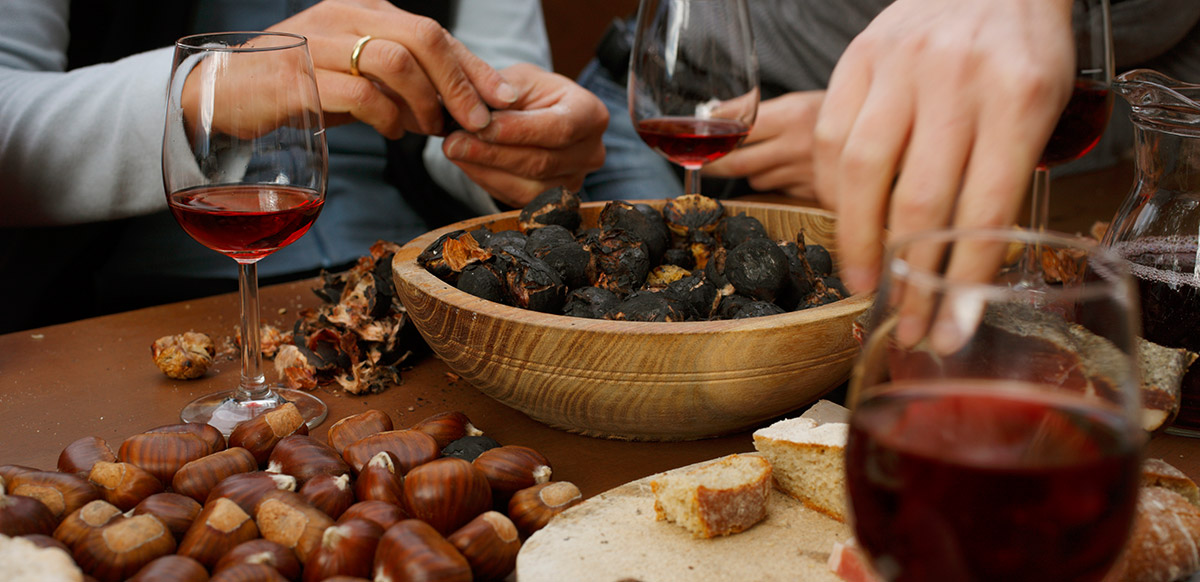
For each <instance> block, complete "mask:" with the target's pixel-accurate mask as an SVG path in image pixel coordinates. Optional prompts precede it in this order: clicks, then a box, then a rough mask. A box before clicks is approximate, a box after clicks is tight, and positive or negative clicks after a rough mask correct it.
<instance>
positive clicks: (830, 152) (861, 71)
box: [813, 44, 871, 209]
mask: <svg viewBox="0 0 1200 582" xmlns="http://www.w3.org/2000/svg"><path fill="white" fill-rule="evenodd" d="M860 52H861V51H858V50H856V45H853V44H852V45H851V46H850V47H849V48H847V50H846V55H845V56H844V57H843V58H842V60H841V61H839V64H838V66H837V67H836V68H835V69H834V71H833V76H832V77H830V81H829V83H830V84H829V90H828V91H827V93H826V98H825V101H824V102H823V103H822V105H821V109H820V111H819V112H818V114H817V124H816V127H815V129H814V130H813V136H814V142H815V145H814V148H813V162H814V165H815V167H816V168H817V174H816V178H817V195H818V197H819V198H820V199H821V203H822V205H823V206H825V207H826V208H829V209H836V208H837V201H838V190H839V184H838V180H839V178H840V174H839V172H838V165H839V164H838V159H839V158H840V157H841V155H842V150H843V148H845V146H846V139H847V137H848V136H849V135H850V130H851V128H853V127H854V119H855V117H857V116H858V111H859V110H860V109H861V108H862V104H863V101H865V100H866V94H867V90H868V88H869V86H870V83H871V75H870V71H869V69H867V68H866V67H864V66H860V65H858V64H857V63H856V62H855V58H854V57H855V55H856V54H857V53H860Z"/></svg>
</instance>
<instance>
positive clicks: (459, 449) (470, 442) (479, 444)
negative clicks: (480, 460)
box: [442, 435, 500, 462]
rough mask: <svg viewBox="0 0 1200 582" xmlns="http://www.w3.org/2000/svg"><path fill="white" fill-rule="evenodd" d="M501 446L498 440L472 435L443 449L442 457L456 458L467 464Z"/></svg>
mask: <svg viewBox="0 0 1200 582" xmlns="http://www.w3.org/2000/svg"><path fill="white" fill-rule="evenodd" d="M498 446H500V443H498V442H496V439H494V438H492V437H489V436H486V435H471V436H465V437H463V438H460V439H458V440H456V441H454V442H452V443H450V444H448V445H446V447H445V448H443V449H442V456H444V457H456V458H459V459H462V460H464V461H467V462H471V461H474V460H475V458H476V457H478V456H479V455H480V454H481V453H483V452H484V451H486V450H488V449H494V448H496V447H498Z"/></svg>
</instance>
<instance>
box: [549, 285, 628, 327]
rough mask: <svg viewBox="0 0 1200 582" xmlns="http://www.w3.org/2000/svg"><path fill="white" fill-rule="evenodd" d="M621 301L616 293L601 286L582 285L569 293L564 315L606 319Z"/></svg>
mask: <svg viewBox="0 0 1200 582" xmlns="http://www.w3.org/2000/svg"><path fill="white" fill-rule="evenodd" d="M620 302H621V299H620V298H619V297H617V294H616V293H613V292H612V291H609V290H608V289H601V288H599V287H580V288H578V289H575V290H572V291H571V292H570V293H568V294H567V304H566V305H564V306H563V315H569V316H571V317H586V318H588V319H604V316H606V315H608V312H609V311H612V310H613V308H615V307H616V306H617V304H619V303H620Z"/></svg>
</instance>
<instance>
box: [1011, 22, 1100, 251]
mask: <svg viewBox="0 0 1200 582" xmlns="http://www.w3.org/2000/svg"><path fill="white" fill-rule="evenodd" d="M1071 25H1072V30H1073V31H1074V39H1075V85H1074V89H1073V90H1072V92H1071V99H1070V100H1069V101H1068V102H1067V106H1066V108H1065V109H1063V112H1062V114H1061V115H1060V116H1059V118H1058V124H1057V125H1055V127H1054V133H1053V134H1052V135H1051V136H1050V140H1049V141H1048V142H1047V143H1046V147H1045V149H1043V150H1042V157H1041V158H1039V159H1038V163H1037V167H1036V168H1035V169H1034V171H1033V197H1032V201H1031V212H1030V228H1031V229H1032V230H1033V231H1035V232H1037V231H1042V230H1046V222H1047V220H1048V217H1049V214H1050V168H1052V167H1054V166H1058V165H1060V164H1064V163H1066V162H1069V161H1072V160H1075V159H1077V158H1080V157H1082V156H1083V155H1084V154H1086V153H1088V152H1089V151H1091V149H1092V148H1093V147H1096V144H1097V143H1098V142H1099V141H1100V136H1102V135H1103V134H1104V128H1105V126H1106V125H1108V118H1109V115H1110V114H1111V113H1112V92H1111V90H1110V87H1111V85H1112V77H1113V47H1112V28H1111V26H1110V23H1109V0H1075V1H1074V3H1073V5H1072V7H1071Z"/></svg>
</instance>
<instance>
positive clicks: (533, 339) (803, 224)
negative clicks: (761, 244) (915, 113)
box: [392, 201, 870, 441]
mask: <svg viewBox="0 0 1200 582" xmlns="http://www.w3.org/2000/svg"><path fill="white" fill-rule="evenodd" d="M652 204H654V205H656V206H659V207H661V205H662V204H663V201H656V202H652ZM724 204H725V206H726V212H727V213H728V214H738V213H741V212H745V213H746V214H748V215H750V216H754V217H756V218H758V219H759V220H760V221H761V222H762V223H763V225H764V226H765V227H766V229H767V232H768V234H769V235H770V236H771V237H772V238H773V239H777V240H794V239H795V237H796V235H797V233H799V232H800V230H801V229H803V230H804V232H805V236H806V237H807V239H808V240H811V241H815V242H818V243H820V244H822V245H825V246H826V247H828V248H829V249H830V251H831V253H832V254H833V255H834V257H835V259H836V249H835V248H834V247H833V242H834V225H835V222H834V219H833V217H832V215H831V214H830V213H827V212H824V211H821V210H815V209H808V208H800V207H794V206H786V205H778V204H768V203H750V202H737V201H725V202H724ZM602 207H603V204H602V203H587V204H584V206H583V208H582V213H583V217H584V225H585V226H588V225H594V224H595V222H596V217H597V216H598V215H599V212H600V210H601V208H602ZM517 214H518V213H517V212H508V213H503V214H499V215H493V216H486V217H480V218H475V219H471V220H467V221H463V222H460V223H456V224H454V225H450V226H447V227H445V228H443V229H439V230H436V231H433V232H430V233H427V234H425V235H423V236H421V237H418V238H416V239H414V240H412V241H410V242H409V243H408V244H407V245H405V246H404V247H403V248H402V249H401V250H400V251H399V252H397V253H396V256H395V259H394V261H393V265H392V267H393V274H394V279H395V282H396V288H397V293H398V295H399V297H400V298H401V300H402V301H403V303H404V306H405V308H406V309H407V310H408V314H409V316H410V317H411V318H412V321H413V322H414V324H415V326H416V327H417V329H418V330H419V331H420V333H421V335H422V336H423V337H424V338H425V340H426V341H427V342H428V343H429V345H430V346H431V347H432V349H433V351H434V352H435V353H436V354H437V355H438V357H439V358H441V359H442V360H443V361H445V363H446V364H447V365H448V366H449V367H450V368H451V369H452V370H454V372H455V373H457V374H459V375H461V376H462V377H463V378H464V379H465V380H467V381H469V382H471V384H473V385H474V386H475V387H476V388H478V389H479V390H481V391H482V392H484V393H485V394H488V395H489V396H491V397H493V398H495V399H497V400H499V401H500V402H502V403H504V404H507V405H509V406H511V407H513V408H516V409H517V410H520V411H522V412H524V413H525V414H527V415H529V416H530V417H532V418H534V419H536V420H538V421H540V422H543V423H546V424H548V425H550V426H554V427H557V428H561V429H564V430H568V431H571V432H576V433H581V434H586V435H591V436H599V437H607V438H618V439H630V440H656V441H666V440H689V439H697V438H704V437H710V436H718V435H723V434H729V433H732V432H736V431H739V430H743V429H746V428H748V427H751V426H755V425H757V424H760V423H762V422H764V421H766V420H769V419H771V418H774V417H777V416H780V415H782V414H786V413H787V412H790V411H792V410H796V409H798V408H800V407H802V406H804V405H806V404H809V403H811V402H813V401H815V400H816V399H818V398H819V397H820V396H822V395H824V394H825V393H827V392H828V391H829V390H831V389H833V388H835V387H837V386H838V385H839V384H841V383H842V382H844V381H845V380H846V379H847V378H848V376H849V372H850V368H851V366H852V365H853V361H854V359H855V357H856V356H857V354H858V344H857V343H856V342H855V340H854V338H853V337H852V335H851V324H852V322H853V320H854V318H856V317H857V316H858V315H859V314H861V313H862V312H863V311H864V310H865V309H866V307H867V306H868V305H869V304H870V297H868V296H854V297H850V298H847V299H844V300H841V301H838V302H835V303H832V304H829V305H825V306H822V307H817V308H812V309H806V310H803V311H797V312H791V313H785V314H781V315H773V316H769V317H759V318H751V319H741V320H726V321H703V322H673V323H647V322H628V321H603V320H590V319H581V318H573V317H566V316H561V315H550V314H544V313H537V312H532V311H528V310H524V309H520V308H516V307H510V306H507V305H502V304H499V303H493V302H490V301H486V300H483V299H479V298H477V297H474V296H472V295H469V294H467V293H464V292H462V291H459V290H457V289H455V288H453V287H451V286H450V285H448V284H446V283H444V282H443V281H441V280H439V279H438V278H437V277H435V276H434V275H432V274H431V273H429V272H428V271H426V270H425V269H424V268H422V267H421V266H419V265H418V264H417V262H416V258H417V255H418V254H420V252H421V251H422V250H423V249H424V248H425V247H426V246H428V245H429V244H430V243H431V242H433V241H434V240H436V239H437V238H438V237H439V236H441V235H442V234H444V233H446V232H448V231H451V230H456V229H464V230H471V229H474V228H477V227H479V226H487V227H488V228H490V229H491V230H493V231H499V230H506V229H513V228H516V226H517Z"/></svg>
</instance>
